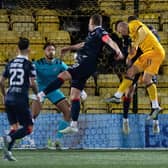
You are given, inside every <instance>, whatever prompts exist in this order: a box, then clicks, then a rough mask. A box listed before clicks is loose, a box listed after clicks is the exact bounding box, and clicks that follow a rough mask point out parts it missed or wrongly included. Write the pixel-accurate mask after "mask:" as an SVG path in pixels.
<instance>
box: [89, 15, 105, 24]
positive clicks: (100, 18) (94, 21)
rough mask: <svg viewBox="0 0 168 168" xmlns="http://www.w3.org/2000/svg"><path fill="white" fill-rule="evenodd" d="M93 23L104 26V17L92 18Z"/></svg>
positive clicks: (94, 16) (95, 16)
mask: <svg viewBox="0 0 168 168" xmlns="http://www.w3.org/2000/svg"><path fill="white" fill-rule="evenodd" d="M91 19H92V22H93V24H94V25H96V26H99V25H102V20H103V19H102V16H101V15H99V14H94V15H92V16H91Z"/></svg>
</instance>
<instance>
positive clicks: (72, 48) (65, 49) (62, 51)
mask: <svg viewBox="0 0 168 168" xmlns="http://www.w3.org/2000/svg"><path fill="white" fill-rule="evenodd" d="M83 46H84V42H81V43H78V44H75V45H71V46H68V47H64V48H62V49H61V56H63V55H64V54H65V53H66V52H68V51H72V50H79V49H80V48H82V47H83Z"/></svg>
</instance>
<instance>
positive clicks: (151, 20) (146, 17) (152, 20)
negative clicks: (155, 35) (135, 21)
mask: <svg viewBox="0 0 168 168" xmlns="http://www.w3.org/2000/svg"><path fill="white" fill-rule="evenodd" d="M159 17H160V14H159V13H145V14H140V15H139V19H140V20H141V21H142V22H143V23H145V24H147V25H152V26H153V27H154V28H155V29H156V30H159V24H160V22H159Z"/></svg>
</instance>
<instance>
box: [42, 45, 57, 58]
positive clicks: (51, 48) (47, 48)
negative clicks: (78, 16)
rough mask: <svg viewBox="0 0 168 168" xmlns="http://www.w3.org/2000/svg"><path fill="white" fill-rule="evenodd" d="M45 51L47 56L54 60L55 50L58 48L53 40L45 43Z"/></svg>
mask: <svg viewBox="0 0 168 168" xmlns="http://www.w3.org/2000/svg"><path fill="white" fill-rule="evenodd" d="M43 49H44V53H45V57H46V58H47V59H48V60H52V59H53V57H54V56H55V50H56V46H55V44H54V43H53V42H47V43H45V44H44V47H43Z"/></svg>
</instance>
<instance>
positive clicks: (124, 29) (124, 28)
mask: <svg viewBox="0 0 168 168" xmlns="http://www.w3.org/2000/svg"><path fill="white" fill-rule="evenodd" d="M116 31H117V32H118V33H120V34H121V35H122V36H127V35H128V34H129V29H128V24H127V23H126V22H119V23H118V24H117V28H116Z"/></svg>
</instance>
